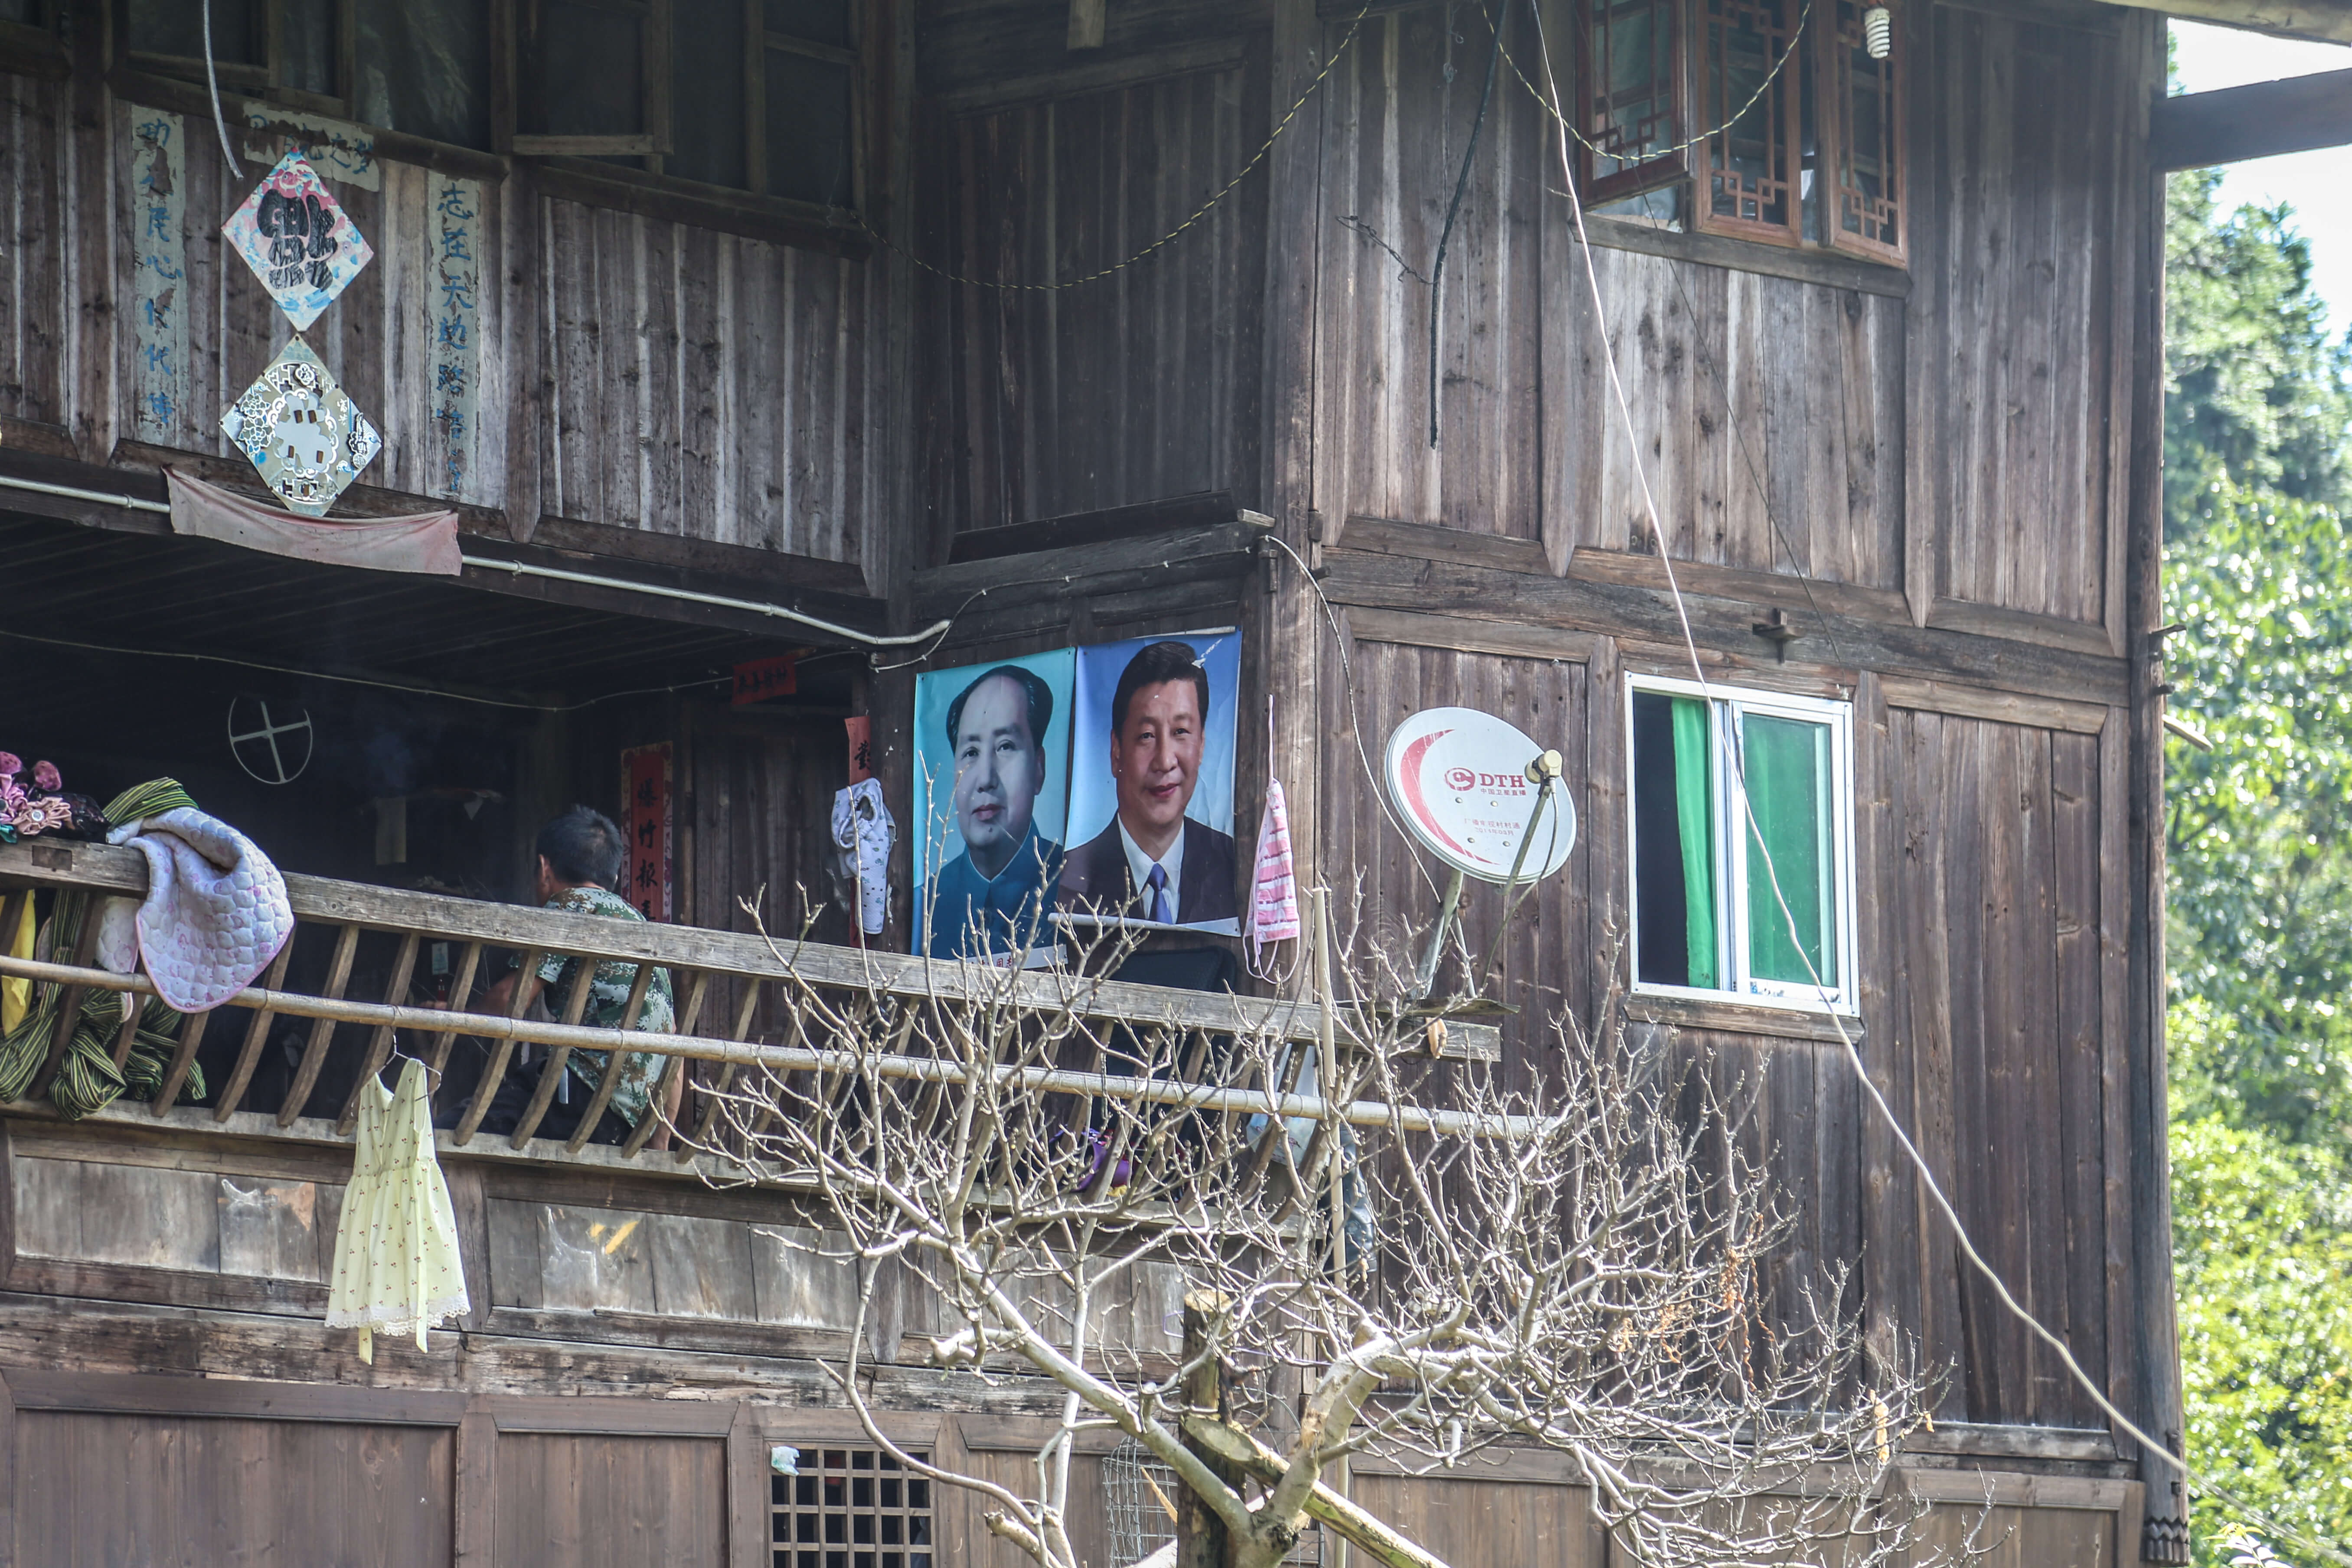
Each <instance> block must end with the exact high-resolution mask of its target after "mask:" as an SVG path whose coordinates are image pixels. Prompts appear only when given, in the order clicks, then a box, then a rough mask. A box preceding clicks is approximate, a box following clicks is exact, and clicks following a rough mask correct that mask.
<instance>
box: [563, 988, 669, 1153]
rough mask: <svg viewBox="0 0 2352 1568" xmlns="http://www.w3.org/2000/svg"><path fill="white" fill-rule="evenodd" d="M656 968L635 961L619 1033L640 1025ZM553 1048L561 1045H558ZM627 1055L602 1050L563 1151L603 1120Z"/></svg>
mask: <svg viewBox="0 0 2352 1568" xmlns="http://www.w3.org/2000/svg"><path fill="white" fill-rule="evenodd" d="M659 968H660V965H658V964H653V963H640V964H638V965H637V976H636V978H635V980H633V981H631V982H630V983H629V999H628V1000H627V1001H626V1002H624V1003H623V1004H622V1005H621V1029H622V1032H623V1033H627V1032H628V1031H630V1030H633V1029H635V1028H638V1027H640V1025H639V1022H638V1018H639V1015H640V1014H642V1013H643V1012H644V1010H645V1005H646V992H647V991H649V990H651V989H652V988H653V983H654V975H655V973H656V972H657V971H658V970H659ZM557 1048H558V1049H562V1047H557ZM628 1058H629V1053H628V1052H626V1051H606V1052H605V1053H604V1072H603V1073H602V1074H601V1075H599V1076H598V1078H597V1079H596V1092H595V1094H594V1095H593V1096H592V1097H591V1098H590V1100H589V1101H588V1106H587V1109H586V1110H583V1111H582V1112H581V1113H580V1124H579V1125H578V1126H576V1127H574V1128H573V1129H572V1136H571V1137H569V1138H566V1139H565V1140H564V1141H563V1152H565V1153H567V1154H577V1153H578V1152H580V1146H581V1145H582V1144H583V1143H585V1142H588V1135H589V1134H590V1133H592V1132H593V1131H596V1123H597V1122H599V1121H603V1120H604V1108H605V1107H606V1106H608V1105H610V1104H612V1103H613V1091H614V1089H618V1088H619V1087H620V1086H621V1074H622V1072H623V1071H624V1070H625V1068H627V1066H628ZM653 1119H654V1110H653V1101H652V1100H646V1111H645V1120H646V1121H652V1120H653Z"/></svg>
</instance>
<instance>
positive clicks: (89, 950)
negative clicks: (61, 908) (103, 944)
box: [25, 899, 99, 1100]
mask: <svg viewBox="0 0 2352 1568" xmlns="http://www.w3.org/2000/svg"><path fill="white" fill-rule="evenodd" d="M98 903H99V901H98V900H96V899H92V900H89V912H88V913H86V914H84V915H83V916H82V921H81V936H80V938H79V940H78V941H77V942H75V943H74V955H73V959H72V963H74V964H75V965H76V966H77V967H79V968H82V969H88V968H89V966H90V965H91V964H92V963H94V962H96V960H97V957H98ZM59 989H60V992H61V994H60V995H59V996H58V1016H57V1021H56V1023H55V1024H53V1025H51V1026H50V1028H49V1051H48V1055H47V1056H46V1057H44V1058H42V1060H41V1070H40V1071H39V1072H38V1073H37V1074H35V1075H34V1077H33V1082H32V1086H31V1087H30V1088H29V1089H26V1091H25V1097H26V1099H27V1100H38V1099H40V1098H41V1096H43V1095H45V1094H47V1093H48V1092H49V1085H50V1084H52V1083H55V1082H56V1081H57V1077H58V1068H62V1067H64V1066H65V1065H66V1051H67V1050H68V1047H71V1046H72V1045H73V1037H74V1028H75V1026H77V1025H79V1023H80V1022H81V1001H82V996H83V994H84V988H83V987H82V986H79V985H66V986H62V987H60V988H59Z"/></svg>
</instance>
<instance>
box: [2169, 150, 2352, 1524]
mask: <svg viewBox="0 0 2352 1568" xmlns="http://www.w3.org/2000/svg"><path fill="white" fill-rule="evenodd" d="M2219 183H2220V181H2219V176H2218V174H2214V173H2211V172H2207V173H2202V174H2179V175H2176V176H2174V177H2173V180H2172V184H2171V190H2170V199H2169V202H2168V214H2167V216H2168V230H2167V247H2166V248H2167V253H2168V272H2167V279H2166V310H2167V322H2166V348H2167V375H2168V380H2167V387H2166V391H2167V401H2166V415H2165V470H2166V471H2165V480H2166V515H2165V531H2166V538H2167V553H2166V565H2165V574H2166V599H2167V605H2168V614H2167V617H2166V618H2167V619H2168V621H2173V622H2178V623H2180V624H2181V625H2182V626H2183V627H2184V628H2185V629H2184V630H2183V631H2181V632H2180V633H2179V634H2177V635H2176V636H2175V637H2173V638H2172V639H2171V641H2170V643H2169V644H2168V647H2167V649H2166V653H2167V659H2166V671H2167V679H2168V680H2170V681H2171V682H2172V683H2173V684H2174V687H2175V690H2174V693H2173V696H2172V698H2171V702H2172V707H2173V711H2174V712H2175V713H2176V715H2178V716H2179V717H2180V718H2181V719H2183V720H2185V721H2187V722H2188V723H2189V724H2190V725H2191V726H2193V727H2194V728H2196V729H2197V730H2199V731H2201V732H2202V733H2203V735H2204V736H2205V737H2206V738H2207V739H2209V740H2210V741H2211V742H2212V743H2213V744H2212V749H2211V750H2210V752H2207V751H2201V750H2199V749H2197V748H2196V747H2194V746H2192V745H2190V744H2189V743H2187V742H2183V741H2179V740H2176V741H2174V742H2172V743H2171V745H2170V747H2169V753H2170V754H2169V755H2168V759H2167V763H2168V773H2169V785H2168V789H2169V814H2168V822H2167V828H2168V856H2169V866H2170V871H2171V883H2170V909H2169V915H2168V938H2167V940H2168V950H2169V951H2168V961H2169V964H2170V979H2171V986H2172V1005H2171V1010H2170V1024H2169V1028H2170V1037H2169V1044H2170V1049H2171V1065H2172V1113H2173V1127H2172V1171H2173V1205H2174V1250H2175V1265H2176V1269H2177V1276H2178V1284H2179V1291H2180V1320H2179V1321H2180V1338H2181V1347H2180V1348H2181V1359H2182V1366H2183V1378H2184V1382H2185V1384H2186V1391H2187V1394H2188V1406H2189V1432H2188V1444H2189V1458H2190V1461H2191V1463H2192V1464H2194V1465H2195V1466H2197V1467H2199V1468H2200V1469H2201V1470H2203V1471H2205V1472H2206V1473H2208V1474H2210V1475H2211V1476H2212V1477H2213V1478H2214V1479H2216V1480H2219V1481H2221V1482H2223V1483H2224V1484H2226V1485H2227V1486H2228V1487H2229V1488H2230V1489H2231V1490H2233V1491H2235V1492H2237V1493H2239V1494H2240V1495H2242V1496H2244V1497H2246V1498H2248V1499H2250V1500H2252V1501H2254V1502H2255V1503H2257V1504H2258V1505H2259V1506H2261V1507H2263V1508H2264V1509H2266V1510H2269V1511H2270V1512H2271V1513H2272V1514H2273V1516H2274V1517H2276V1518H2278V1519H2280V1520H2282V1521H2285V1522H2287V1523H2288V1524H2290V1525H2292V1526H2293V1527H2294V1528H2295V1529H2296V1530H2297V1531H2302V1532H2304V1533H2305V1535H2307V1536H2309V1537H2313V1538H2316V1539H2318V1540H2321V1541H2326V1542H2332V1543H2336V1544H2337V1545H2339V1546H2342V1545H2347V1544H2352V530H2347V522H2346V510H2347V503H2352V342H2347V341H2340V340H2331V339H2330V338H2329V337H2328V335H2327V332H2326V312H2325V308H2324V306H2323V303H2322V302H2321V301H2320V300H2318V299H2317V298H2316V296H2315V295H2314V294H2313V293H2312V290H2311V263H2310V254H2309V249H2308V247H2307V246H2306V245H2305V242H2304V241H2303V240H2302V239H2301V238H2300V237H2297V235H2296V234H2295V232H2294V223H2293V213H2292V209H2291V208H2289V207H2286V206H2284V205H2281V206H2275V207H2269V208H2263V207H2255V206H2246V207H2241V208H2239V209H2238V210H2236V211H2235V212H2231V213H2226V214H2225V213H2221V212H2220V211H2219V210H2218V204H2217V199H2216V191H2217V187H2218V185H2219ZM2197 1515H2198V1517H2197V1521H2196V1522H2197V1540H2198V1555H2199V1561H2200V1563H2206V1564H2210V1565H2212V1568H2222V1565H2224V1564H2228V1563H2233V1562H2238V1561H2252V1560H2255V1559H2253V1558H2252V1557H2250V1556H2249V1553H2250V1552H2263V1553H2266V1552H2268V1551H2269V1550H2273V1549H2274V1550H2275V1551H2276V1552H2278V1557H2277V1558H2276V1559H2268V1558H2267V1557H2266V1556H2265V1557H2264V1558H2263V1559H2262V1560H2273V1561H2280V1562H2285V1563H2300V1562H2302V1561H2303V1560H2304V1557H2305V1553H2304V1552H2300V1551H2299V1550H2298V1548H2297V1546H2296V1544H2295V1543H2294V1542H2280V1541H2271V1542H2261V1543H2260V1544H2259V1545H2258V1544H2257V1543H2255V1542H2253V1541H2252V1539H2251V1538H2250V1537H2249V1536H2248V1534H2247V1532H2246V1527H2245V1523H2244V1521H2240V1520H2236V1519H2234V1518H2232V1517H2231V1514H2230V1513H2229V1512H2228V1511H2227V1510H2224V1509H2222V1508H2221V1507H2220V1506H2219V1504H2218V1501H2217V1500H2214V1499H2212V1498H2211V1497H2210V1496H2208V1497H2204V1498H2200V1500H2199V1502H2198V1507H2197Z"/></svg>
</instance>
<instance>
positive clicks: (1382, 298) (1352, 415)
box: [1315, 6, 1557, 539]
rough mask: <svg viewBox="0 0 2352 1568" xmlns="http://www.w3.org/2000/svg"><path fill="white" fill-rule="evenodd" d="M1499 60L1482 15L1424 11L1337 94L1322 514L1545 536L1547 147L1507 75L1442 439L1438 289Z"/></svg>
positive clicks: (1445, 323) (1497, 95) (1473, 182)
mask: <svg viewBox="0 0 2352 1568" xmlns="http://www.w3.org/2000/svg"><path fill="white" fill-rule="evenodd" d="M1344 33H1345V28H1344V26H1332V27H1331V28H1329V34H1330V40H1329V41H1330V44H1332V45H1336V44H1337V43H1338V41H1339V38H1340V37H1343V36H1344ZM1521 41H1522V43H1523V44H1524V42H1525V39H1524V37H1523V38H1522V40H1521ZM1492 52H1493V35H1492V34H1491V33H1490V32H1488V31H1487V30H1486V27H1485V26H1482V25H1481V24H1480V23H1479V22H1478V21H1476V20H1475V18H1474V17H1473V16H1471V15H1470V14H1469V13H1466V12H1464V11H1461V10H1460V9H1458V8H1455V7H1448V6H1420V7H1416V8H1414V9H1412V10H1409V11H1402V12H1396V13H1392V14H1390V15H1385V16H1374V17H1370V18H1367V19H1366V20H1365V21H1364V23H1363V24H1362V26H1361V28H1360V32H1359V34H1358V37H1357V38H1356V41H1355V43H1354V45H1353V46H1352V47H1350V49H1349V53H1348V55H1347V57H1346V58H1343V59H1342V60H1341V61H1340V62H1339V66H1338V67H1337V68H1335V69H1334V70H1333V72H1332V75H1331V77H1330V78H1329V79H1328V80H1327V82H1326V84H1325V87H1324V90H1325V91H1326V92H1328V93H1329V94H1330V95H1331V100H1330V102H1329V104H1328V106H1327V109H1326V113H1327V119H1326V121H1325V132H1324V136H1323V143H1322V162H1323V167H1322V182H1323V193H1322V194H1323V201H1322V207H1323V210H1322V211H1321V212H1320V213H1319V214H1318V218H1319V220H1320V222H1321V223H1322V225H1323V226H1324V230H1325V232H1324V235H1323V244H1322V257H1323V267H1322V274H1321V279H1320V282H1319V289H1320V302H1319V305H1318V317H1319V325H1320V329H1321V330H1320V331H1319V332H1318V338H1317V351H1318V352H1317V361H1316V368H1315V374H1316V383H1317V385H1318V398H1317V413H1318V422H1317V423H1318V433H1317V445H1318V450H1317V459H1318V461H1317V472H1316V481H1315V489H1316V500H1315V504H1316V508H1317V510H1319V511H1321V512H1322V513H1323V515H1324V516H1325V517H1326V518H1327V519H1328V520H1330V521H1331V522H1334V523H1336V522H1338V521H1339V520H1341V519H1344V518H1346V517H1348V516H1349V515H1352V514H1358V513H1360V514H1363V515H1365V516H1370V517H1385V518H1394V519H1397V520H1399V521H1408V522H1431V523H1442V524H1444V525H1445V526H1446V527H1449V528H1461V529H1470V530H1474V531H1478V532H1482V533H1499V534H1506V535H1509V536H1513V537H1517V538H1528V539H1532V538H1536V537H1538V534H1539V531H1540V522H1541V504H1542V502H1541V495H1540V489H1541V486H1540V479H1541V463H1542V456H1543V442H1542V439H1541V437H1540V435H1539V431H1540V429H1541V427H1542V424H1543V422H1544V421H1545V419H1546V418H1547V417H1548V416H1549V410H1548V408H1547V406H1546V403H1545V398H1544V395H1543V390H1542V378H1541V377H1540V375H1539V374H1538V353H1539V352H1540V349H1541V345H1542V334H1541V331H1540V322H1539V317H1540V313H1541V311H1542V310H1543V309H1544V308H1545V307H1546V305H1548V304H1549V302H1550V301H1549V300H1547V299H1546V298H1545V297H1544V289H1545V286H1546V281H1545V274H1544V269H1543V266H1542V261H1541V247H1540V243H1539V241H1538V227H1539V226H1540V224H1541V222H1542V220H1543V216H1544V208H1545V205H1546V203H1547V200H1548V198H1547V197H1546V196H1545V195H1544V181H1545V179H1546V178H1547V177H1548V176H1547V174H1546V173H1545V169H1544V157H1545V150H1546V148H1547V146H1548V145H1549V144H1548V143H1547V142H1546V141H1545V140H1544V139H1543V137H1542V135H1541V124H1540V122H1539V120H1538V113H1539V111H1538V106H1537V104H1536V101H1535V100H1534V99H1532V98H1531V97H1529V96H1528V93H1527V92H1526V90H1525V89H1522V88H1520V86H1519V85H1518V83H1517V80H1516V79H1513V78H1512V77H1511V76H1510V74H1509V73H1508V71H1507V70H1506V71H1504V72H1503V73H1502V74H1501V76H1500V79H1498V80H1497V81H1496V84H1495V89H1494V96H1493V99H1492V101H1491V103H1490V105H1489V108H1488V110H1487V115H1486V125H1485V128H1484V130H1483V131H1482V132H1481V133H1480V137H1479V142H1478V147H1477V151H1476V153H1475V160H1474V162H1473V163H1472V169H1471V179H1470V183H1469V185H1468V187H1467V188H1466V189H1465V192H1464V194H1463V197H1462V205H1461V209H1460V212H1459V214H1458V216H1456V218H1455V222H1454V232H1453V235H1452V237H1451V239H1450V241H1449V243H1448V246H1447V251H1446V260H1445V268H1444V277H1443V279H1442V282H1443V286H1444V293H1443V299H1442V305H1441V310H1440V313H1439V321H1438V374H1439V380H1440V383H1441V391H1442V405H1441V408H1440V410H1439V420H1438V436H1439V445H1437V446H1436V447H1432V446H1431V444H1430V437H1429V419H1430V405H1429V352H1430V344H1429V299H1430V294H1429V284H1428V281H1427V279H1428V278H1429V276H1430V274H1431V273H1432V271H1433V268H1434V265H1435V257H1436V250H1437V243H1438V237H1439V234H1440V232H1441V231H1442V230H1443V228H1444V223H1445V215H1446V209H1447V207H1448V205H1450V204H1451V202H1452V200H1453V196H1454V184H1455V181H1456V179H1457V177H1458V176H1459V174H1460V172H1461V167H1462V161H1463V153H1464V150H1465V143H1466V142H1467V140H1468V137H1469V134H1470V129H1471V124H1472V121H1473V120H1474V119H1475V113H1476V110H1477V105H1478V99H1479V91H1480V88H1481V86H1482V84H1483V82H1484V81H1485V79H1486V62H1487V58H1488V56H1489V55H1490V54H1491V53H1492ZM1549 177H1550V178H1553V179H1556V178H1557V174H1552V175H1550V176H1549ZM1350 220H1352V223H1351V221H1350ZM1383 247H1393V248H1394V250H1395V251H1397V252H1398V253H1400V254H1401V255H1402V258H1403V260H1402V262H1401V261H1400V260H1399V259H1398V258H1397V257H1396V256H1391V254H1390V253H1389V250H1388V249H1387V248H1383ZM1408 267H1409V268H1411V269H1412V270H1411V271H1410V272H1409V271H1408V270H1407V268H1408ZM1416 274H1417V276H1416Z"/></svg>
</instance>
